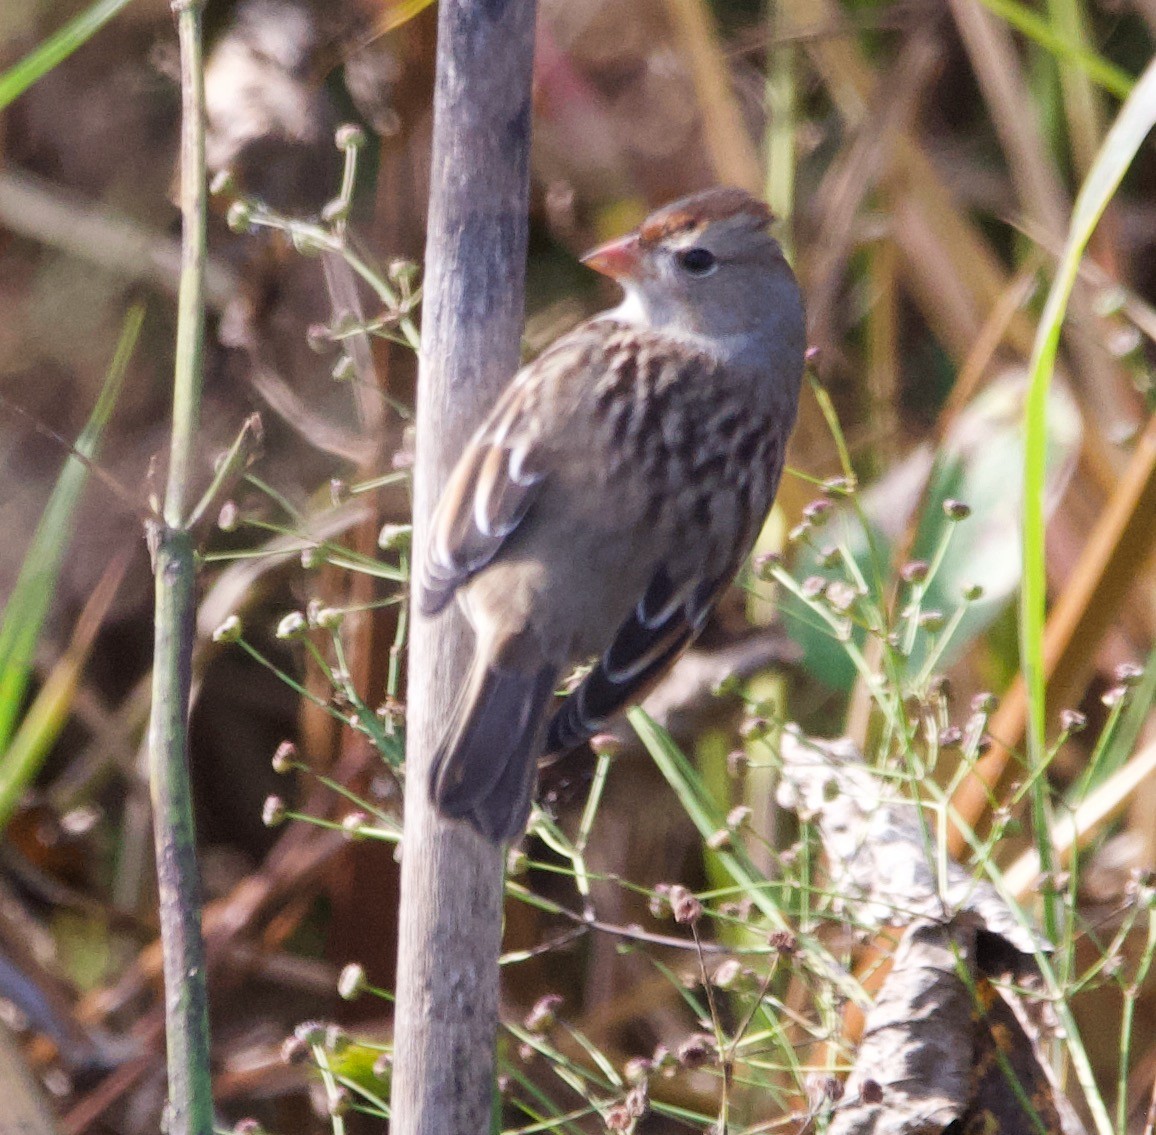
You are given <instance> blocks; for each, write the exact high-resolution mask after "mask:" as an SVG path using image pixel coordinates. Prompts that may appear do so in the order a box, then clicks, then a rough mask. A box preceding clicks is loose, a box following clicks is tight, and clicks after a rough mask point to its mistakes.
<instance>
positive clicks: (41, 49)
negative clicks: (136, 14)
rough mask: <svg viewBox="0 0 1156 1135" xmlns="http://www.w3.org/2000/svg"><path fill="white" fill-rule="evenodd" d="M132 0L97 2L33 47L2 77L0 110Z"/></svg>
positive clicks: (102, 0)
mask: <svg viewBox="0 0 1156 1135" xmlns="http://www.w3.org/2000/svg"><path fill="white" fill-rule="evenodd" d="M128 4H129V0H96V3H95V4H93V5H91V6H90V7H88V8H86V9H85V10H84V11H83V12H81V13H80V15H79V16H77V17H76V18H75V19H74V20H70V21H69V22H68V23H67V24H65V25H64V27H62V28H61V29H60V31H58V32H55V33H54V34H53V35H50V36H49V37H48V38H47V39H46V40H45V41H44V42H43V43H41V44H39V45H38V46H36V47H34V48H33V49H32V50H31V51H30V52H29V53H28V54H27V55H26V56H24V58H23V59H21V60H20V61H19V62H18V63H15V64H14V65H13V66H11V67H9V68H8V70H7V71H5V72H4V74H3V75H0V110H3V109H4V108H5V107H7V106H8V105H9V103H11V102H13V101H14V100H15V99H18V98H19V97H20V96H21V95H22V94H23V93H24V92H25V91H26V90H28V88H29V87H30V86H32V84H33V83H35V82H36V80H37V79H40V78H41V77H42V76H44V75H46V74H47V73H48V72H49V71H51V70H52V68H53V67H55V66H56V65H57V64H58V63H60V62H62V61H63V60H65V59H67V58H68V57H69V56H70V55H71V54H72V53H73V52H74V51H75V50H76V49H77V48H78V47H80V46H81V45H82V44H85V43H87V42H88V41H89V40H90V39H91V38H92V37H93V36H94V35H96V33H97V32H98V31H100V29H101V28H102V27H104V25H105V24H107V23H108V21H109V20H111V19H112V18H113V16H115V15H116V14H117V13H118V12H119V11H120V10H121V9H122V8H125V7H127V6H128Z"/></svg>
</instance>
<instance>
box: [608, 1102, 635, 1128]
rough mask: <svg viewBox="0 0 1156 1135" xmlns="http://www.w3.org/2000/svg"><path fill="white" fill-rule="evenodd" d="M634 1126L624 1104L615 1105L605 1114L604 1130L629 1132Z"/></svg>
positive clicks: (632, 1118) (632, 1119)
mask: <svg viewBox="0 0 1156 1135" xmlns="http://www.w3.org/2000/svg"><path fill="white" fill-rule="evenodd" d="M633 1125H634V1117H633V1116H632V1115H631V1114H630V1111H629V1110H628V1109H627V1107H626V1105H625V1104H622V1103H620V1104H615V1105H614V1107H612V1108H611V1109H610V1110H609V1111H608V1112H607V1113H606V1130H607V1131H629V1130H630V1128H631V1127H632V1126H633Z"/></svg>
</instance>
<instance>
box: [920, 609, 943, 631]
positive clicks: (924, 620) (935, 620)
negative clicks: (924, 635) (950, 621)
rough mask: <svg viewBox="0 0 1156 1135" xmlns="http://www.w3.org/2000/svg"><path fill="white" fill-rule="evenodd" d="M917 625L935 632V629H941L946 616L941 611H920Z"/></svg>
mask: <svg viewBox="0 0 1156 1135" xmlns="http://www.w3.org/2000/svg"><path fill="white" fill-rule="evenodd" d="M918 622H919V625H920V626H921V627H922V628H923V629H924V630H925V631H930V632H931V633H932V634H935V633H936V632H937V631H941V630H943V625H944V623H946V622H947V618H946V616H945V615H944V613H943V612H942V611H934V610H931V611H922V612H921V613H920V615H919V619H918Z"/></svg>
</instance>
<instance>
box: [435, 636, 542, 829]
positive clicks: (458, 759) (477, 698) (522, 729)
mask: <svg viewBox="0 0 1156 1135" xmlns="http://www.w3.org/2000/svg"><path fill="white" fill-rule="evenodd" d="M556 680H557V672H556V671H555V670H554V668H553V667H551V666H548V665H545V664H543V665H541V666H540V667H538V668H537V669H536V670H530V671H527V670H524V669H519V668H511V667H505V666H499V665H494V664H486V663H485V662H483V661H482V660H480V659H479V660H478V661H477V662H476V663H475V666H474V671H473V673H472V674H471V675H470V679H469V681H468V683H467V685H466V687H465V689H464V690H463V692H462V696H461V698H460V700H459V702H458V705H457V708H456V710H455V713H454V718H453V721H452V723H451V725H450V727H449V729H448V730H447V731H446V736H445V738H444V739H443V741H442V743H441V745H440V746H439V748H438V752H437V754H436V755H435V757H434V763H433V769H432V773H431V776H430V797H431V799H432V800H433V802H434V804H435V805H436V806H437V808H438V810H439V811H440V812H441V813H442V814H443V815H446V816H451V817H454V818H455V819H464V820H467V821H468V822H469V823H470V824H472V825H473V826H474V828H476V829H477V830H478V831H479V832H480V833H481V834H482V835H483V836H485V837H486V838H487V839H489V840H491V841H492V842H494V843H503V842H507V841H510V840H514V839H516V838H517V837H518V836H519V835H521V833H522V831H523V830H524V829H525V826H526V821H527V819H528V818H529V815H530V802H531V800H532V798H533V792H534V783H535V781H536V778H537V771H538V757H539V755H540V754H541V748H542V735H543V732H544V729H545V714H546V708H547V706H548V705H549V702H550V697H551V695H552V693H553V690H554V685H555V682H556Z"/></svg>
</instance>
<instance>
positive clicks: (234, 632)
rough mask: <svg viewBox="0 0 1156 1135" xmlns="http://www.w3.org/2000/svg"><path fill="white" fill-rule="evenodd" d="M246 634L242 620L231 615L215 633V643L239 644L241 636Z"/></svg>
mask: <svg viewBox="0 0 1156 1135" xmlns="http://www.w3.org/2000/svg"><path fill="white" fill-rule="evenodd" d="M244 633H245V628H244V626H243V625H242V623H241V620H240V619H238V618H237V616H236V615H230V616H229V617H228V618H227V619H226V620H225V621H224V622H223V623H222V624H221V625H220V626H219V627H218V628H217V629H216V630H215V631H213V641H214V642H222V643H225V642H239V641H240V639H241V636H242V635H243V634H244Z"/></svg>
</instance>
